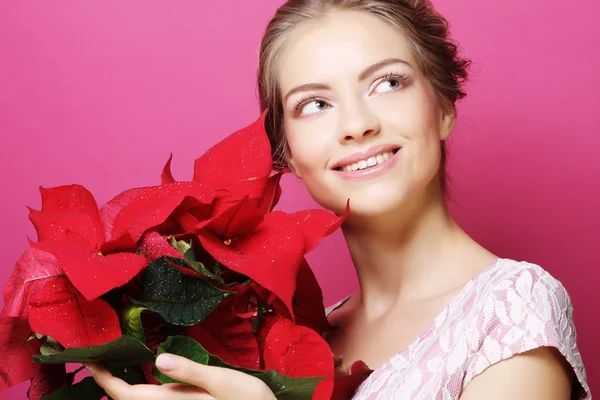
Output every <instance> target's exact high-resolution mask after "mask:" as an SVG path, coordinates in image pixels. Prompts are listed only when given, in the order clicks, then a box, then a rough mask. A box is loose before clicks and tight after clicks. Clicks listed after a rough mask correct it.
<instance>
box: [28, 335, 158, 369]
mask: <svg viewBox="0 0 600 400" xmlns="http://www.w3.org/2000/svg"><path fill="white" fill-rule="evenodd" d="M33 361H35V362H38V363H43V364H64V363H102V364H106V365H113V366H127V365H140V364H143V363H146V362H153V361H154V353H152V350H150V349H149V348H148V347H146V345H144V344H143V343H142V342H140V341H138V340H135V339H133V338H131V337H129V336H121V337H120V338H118V339H115V340H113V341H112V342H108V343H106V344H103V345H100V346H86V347H70V348H68V349H65V350H64V351H63V352H61V353H58V354H52V355H43V354H38V355H36V356H33Z"/></svg>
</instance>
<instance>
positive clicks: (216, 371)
mask: <svg viewBox="0 0 600 400" xmlns="http://www.w3.org/2000/svg"><path fill="white" fill-rule="evenodd" d="M156 367H157V368H158V369H159V370H160V371H161V372H163V373H164V374H165V375H167V376H169V377H170V378H172V379H175V380H178V381H180V382H185V383H189V384H191V385H194V386H197V387H200V388H203V389H204V390H206V391H207V392H208V393H210V394H211V395H212V396H214V397H216V398H217V399H219V400H227V399H237V398H239V395H240V393H256V394H262V393H263V392H265V393H267V394H268V395H269V396H268V397H267V396H265V397H264V398H273V394H272V393H271V392H270V391H267V390H266V389H267V387H266V386H265V385H264V384H263V383H262V382H261V381H260V380H258V379H256V378H254V377H252V376H250V375H247V374H245V373H243V372H239V371H236V370H233V369H229V368H220V367H213V366H209V365H202V364H198V363H196V362H193V361H191V360H188V359H187V358H184V357H180V356H176V355H174V354H165V353H163V354H161V355H160V356H158V358H157V359H156Z"/></svg>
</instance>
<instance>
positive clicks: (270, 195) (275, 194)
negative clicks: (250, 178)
mask: <svg viewBox="0 0 600 400" xmlns="http://www.w3.org/2000/svg"><path fill="white" fill-rule="evenodd" d="M282 175H283V174H282V173H278V174H275V175H273V176H271V177H270V178H269V179H268V181H267V185H266V186H265V189H264V191H263V196H262V200H261V204H260V205H259V209H260V211H261V212H262V213H263V214H266V213H268V212H271V211H273V208H274V207H275V206H276V205H277V203H278V202H279V198H280V197H281V186H279V181H280V180H281V176H282Z"/></svg>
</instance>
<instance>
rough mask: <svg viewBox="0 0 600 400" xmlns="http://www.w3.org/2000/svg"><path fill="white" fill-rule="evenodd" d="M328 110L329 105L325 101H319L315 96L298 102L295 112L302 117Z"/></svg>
mask: <svg viewBox="0 0 600 400" xmlns="http://www.w3.org/2000/svg"><path fill="white" fill-rule="evenodd" d="M327 108H329V104H327V103H326V102H325V101H323V100H319V99H317V98H316V97H314V96H309V97H305V98H302V99H300V100H298V102H297V103H296V105H295V106H294V111H295V112H296V113H297V114H300V115H310V114H315V113H318V112H319V111H323V110H326V109H327Z"/></svg>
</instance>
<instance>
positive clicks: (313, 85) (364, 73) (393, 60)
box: [283, 58, 414, 104]
mask: <svg viewBox="0 0 600 400" xmlns="http://www.w3.org/2000/svg"><path fill="white" fill-rule="evenodd" d="M397 63H401V64H405V65H408V66H409V67H410V68H412V69H414V68H413V66H412V65H411V64H410V63H409V62H408V61H405V60H403V59H401V58H388V59H386V60H383V61H380V62H378V63H375V64H373V65H371V66H369V67H367V68H365V69H364V71H362V72H361V73H360V75H358V80H360V81H362V80H364V79H366V78H368V77H369V76H371V75H372V74H374V73H375V72H377V71H378V70H380V69H382V68H384V67H387V66H388V65H390V64H397ZM329 89H331V88H330V87H329V86H328V85H325V84H324V83H306V84H304V85H300V86H297V87H295V88H293V89H292V90H290V91H289V92H288V93H287V94H286V95H285V97H284V98H283V104H286V102H287V100H288V98H289V97H290V96H291V95H293V94H295V93H298V92H304V91H309V90H329Z"/></svg>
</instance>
